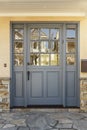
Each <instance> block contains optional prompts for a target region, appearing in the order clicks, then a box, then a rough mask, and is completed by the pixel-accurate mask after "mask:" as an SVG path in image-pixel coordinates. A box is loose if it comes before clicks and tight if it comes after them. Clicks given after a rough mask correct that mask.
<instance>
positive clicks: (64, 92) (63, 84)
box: [62, 24, 66, 107]
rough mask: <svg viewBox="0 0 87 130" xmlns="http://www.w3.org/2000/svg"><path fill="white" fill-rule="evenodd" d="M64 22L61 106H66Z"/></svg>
mask: <svg viewBox="0 0 87 130" xmlns="http://www.w3.org/2000/svg"><path fill="white" fill-rule="evenodd" d="M65 27H66V26H65V24H63V29H62V49H63V51H62V71H63V72H62V78H63V82H62V86H63V91H62V93H63V106H64V107H65V106H66V37H65V36H66V28H65Z"/></svg>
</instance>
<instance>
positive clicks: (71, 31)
mask: <svg viewBox="0 0 87 130" xmlns="http://www.w3.org/2000/svg"><path fill="white" fill-rule="evenodd" d="M75 35H76V30H75V29H67V32H66V37H67V38H71V39H72V38H75V37H76V36H75Z"/></svg>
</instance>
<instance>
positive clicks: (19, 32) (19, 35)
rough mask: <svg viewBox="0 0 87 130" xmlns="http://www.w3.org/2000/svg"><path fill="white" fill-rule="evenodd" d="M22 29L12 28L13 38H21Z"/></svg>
mask: <svg viewBox="0 0 87 130" xmlns="http://www.w3.org/2000/svg"><path fill="white" fill-rule="evenodd" d="M23 32H24V30H23V29H14V38H15V40H23Z"/></svg>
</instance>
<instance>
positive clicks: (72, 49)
mask: <svg viewBox="0 0 87 130" xmlns="http://www.w3.org/2000/svg"><path fill="white" fill-rule="evenodd" d="M66 45H67V47H66V52H67V53H70V52H71V53H75V42H67V44H66Z"/></svg>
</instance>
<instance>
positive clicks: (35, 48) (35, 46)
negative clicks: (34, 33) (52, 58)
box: [30, 41, 39, 52]
mask: <svg viewBox="0 0 87 130" xmlns="http://www.w3.org/2000/svg"><path fill="white" fill-rule="evenodd" d="M30 52H39V42H37V41H34V42H31V45H30Z"/></svg>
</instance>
